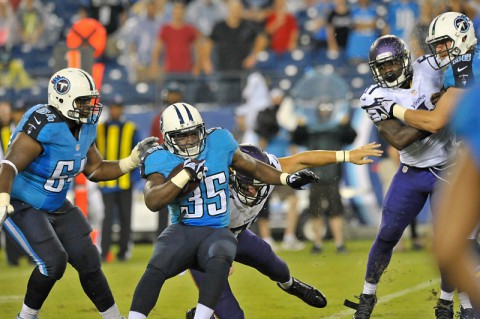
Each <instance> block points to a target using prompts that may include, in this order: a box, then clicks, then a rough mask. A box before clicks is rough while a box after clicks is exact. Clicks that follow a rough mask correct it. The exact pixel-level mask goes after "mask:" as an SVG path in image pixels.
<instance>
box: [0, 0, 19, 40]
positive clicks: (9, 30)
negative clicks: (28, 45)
mask: <svg viewBox="0 0 480 319" xmlns="http://www.w3.org/2000/svg"><path fill="white" fill-rule="evenodd" d="M16 33H17V20H16V19H15V13H14V11H13V9H12V7H11V6H10V3H9V2H8V0H0V46H2V47H3V46H5V47H8V48H11V47H12V46H13V44H14V43H15V40H16V37H15V35H16Z"/></svg>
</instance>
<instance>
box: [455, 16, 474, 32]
mask: <svg viewBox="0 0 480 319" xmlns="http://www.w3.org/2000/svg"><path fill="white" fill-rule="evenodd" d="M453 23H454V25H455V29H457V30H458V31H459V32H461V33H465V32H467V31H468V29H470V23H469V21H468V18H467V17H466V16H465V15H461V16H458V17H456V18H455V21H454V22H453Z"/></svg>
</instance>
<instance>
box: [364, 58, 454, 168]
mask: <svg viewBox="0 0 480 319" xmlns="http://www.w3.org/2000/svg"><path fill="white" fill-rule="evenodd" d="M412 67H413V79H412V85H411V87H410V88H409V89H401V88H398V89H390V88H382V87H380V86H378V85H372V86H370V87H369V88H368V89H367V90H365V92H364V93H363V95H362V97H361V98H360V103H361V105H362V107H368V106H373V105H374V104H392V105H393V104H399V105H401V106H403V107H405V108H407V109H412V110H433V109H434V108H435V106H434V105H432V103H431V102H430V97H431V96H432V94H433V93H436V92H439V91H440V89H441V88H442V83H443V73H442V71H441V70H435V69H433V68H432V67H431V66H430V64H429V63H428V61H427V58H426V57H425V56H422V57H419V58H418V59H417V60H416V61H415V62H413V64H412ZM456 148H457V145H456V142H455V136H454V135H453V134H452V133H451V132H450V131H449V130H448V129H446V128H444V129H442V130H441V131H439V132H438V133H436V134H432V135H429V136H427V137H425V138H423V139H420V140H418V141H415V142H414V143H412V144H410V145H409V146H408V147H406V148H405V149H403V150H401V151H400V160H401V162H402V163H404V164H407V165H410V166H415V167H431V166H441V165H444V164H446V163H448V162H449V161H450V159H451V156H452V155H453V154H454V153H455V150H456Z"/></svg>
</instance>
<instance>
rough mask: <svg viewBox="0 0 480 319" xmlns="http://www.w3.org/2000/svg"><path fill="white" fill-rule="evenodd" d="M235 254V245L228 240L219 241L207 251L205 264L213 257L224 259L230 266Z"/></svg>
mask: <svg viewBox="0 0 480 319" xmlns="http://www.w3.org/2000/svg"><path fill="white" fill-rule="evenodd" d="M236 253H237V243H236V242H235V241H233V240H232V241H230V240H226V239H224V240H219V241H218V242H216V243H215V244H213V245H212V246H211V247H210V248H209V249H208V255H207V262H208V261H209V260H210V259H211V258H214V257H220V258H224V259H225V260H227V261H228V263H229V264H230V265H231V264H232V262H233V260H234V259H235V254H236Z"/></svg>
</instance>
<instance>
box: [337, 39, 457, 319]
mask: <svg viewBox="0 0 480 319" xmlns="http://www.w3.org/2000/svg"><path fill="white" fill-rule="evenodd" d="M369 65H370V69H371V71H372V74H373V78H374V80H375V82H376V83H377V84H376V85H372V86H370V87H369V88H367V89H366V90H365V92H364V93H363V95H362V97H361V98H360V102H361V105H362V108H363V109H364V110H365V111H366V112H367V113H370V112H371V111H372V110H375V111H376V110H378V109H379V108H381V107H383V106H385V105H390V106H391V105H395V104H400V105H404V106H407V107H409V108H410V109H416V110H432V109H433V108H434V107H435V106H434V105H433V104H432V102H431V96H432V95H433V94H434V93H436V92H438V91H439V90H440V88H441V84H442V80H443V77H442V72H441V71H440V70H435V69H434V68H432V67H431V66H430V64H429V62H428V58H427V57H426V56H422V57H419V58H418V59H417V60H416V61H415V62H413V63H411V59H410V52H409V51H408V50H407V48H406V45H405V43H404V42H403V41H402V40H401V39H400V38H398V37H396V36H392V35H386V36H383V37H380V38H378V39H377V40H376V41H375V42H374V43H373V44H372V46H371V48H370V53H369ZM375 114H376V115H377V116H379V117H380V116H382V115H385V114H384V113H381V112H380V113H375ZM374 122H375V121H374ZM375 124H376V125H377V128H378V131H379V133H380V135H381V136H382V137H383V138H384V139H385V140H386V141H388V142H389V143H390V144H391V145H392V146H394V147H395V148H396V149H398V150H399V151H400V161H401V163H400V167H399V168H398V171H397V173H396V174H395V176H394V177H393V180H392V182H391V184H390V187H389V189H388V192H387V194H386V196H385V199H384V202H383V207H382V221H381V225H380V229H379V232H378V234H377V237H376V239H375V241H374V243H373V245H372V248H371V249H370V253H369V257H368V262H367V270H366V274H365V282H364V287H363V292H362V294H361V295H360V302H359V304H358V305H356V304H353V303H352V302H350V301H348V300H346V302H345V305H347V306H350V307H352V308H355V309H356V312H355V314H354V316H353V318H354V319H369V318H370V316H371V313H372V311H373V308H374V306H375V304H376V301H377V297H376V290H377V286H378V283H379V281H380V277H381V276H382V274H383V272H384V270H385V269H386V268H387V266H388V264H389V263H390V260H391V257H392V253H393V248H394V247H395V245H396V244H397V243H398V241H399V240H400V238H401V236H402V234H403V232H404V230H405V228H406V227H407V226H408V225H409V224H410V223H411V222H412V221H413V220H414V219H415V218H416V216H417V215H418V214H419V213H420V211H421V210H422V208H423V206H424V205H425V203H426V201H427V199H428V198H429V197H430V198H431V199H430V201H431V202H432V198H433V197H434V196H435V195H436V186H438V185H437V184H438V183H444V182H446V181H445V180H444V179H443V178H442V177H441V176H440V175H441V173H442V172H443V171H444V170H445V169H446V168H447V167H449V166H450V165H451V160H452V157H453V155H454V154H455V150H456V143H455V139H454V137H453V136H452V135H451V134H450V133H449V132H448V131H447V130H446V129H445V130H440V131H439V132H438V133H436V134H430V133H429V132H425V131H420V130H418V129H415V128H412V127H409V126H405V125H404V124H403V123H401V122H400V121H399V120H397V119H394V118H393V119H392V118H389V117H388V114H386V116H384V120H381V121H377V122H375ZM444 290H445V291H454V289H453V288H451V287H448V286H446V284H445V282H444V281H442V291H444ZM435 314H436V316H437V318H445V317H442V311H441V310H439V309H436V310H435ZM452 314H453V312H452Z"/></svg>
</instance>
